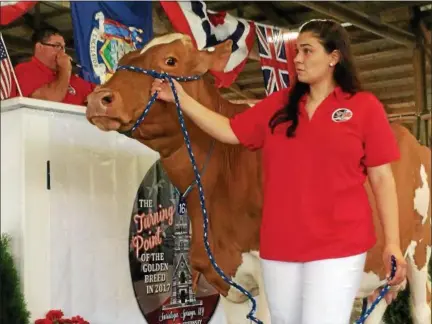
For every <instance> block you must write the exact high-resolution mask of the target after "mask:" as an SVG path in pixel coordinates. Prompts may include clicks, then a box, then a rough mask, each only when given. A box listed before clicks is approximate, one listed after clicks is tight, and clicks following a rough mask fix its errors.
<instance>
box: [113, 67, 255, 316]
mask: <svg viewBox="0 0 432 324" xmlns="http://www.w3.org/2000/svg"><path fill="white" fill-rule="evenodd" d="M117 70H129V71H134V72H141V73H144V74H147V75H150V76H152V77H154V78H157V79H167V80H168V81H169V83H170V86H171V90H172V91H173V94H174V99H175V104H176V108H177V113H178V117H179V122H180V126H181V130H182V133H183V138H184V141H185V144H186V147H187V150H188V154H189V160H190V161H191V163H192V168H193V171H194V175H195V181H196V184H197V185H198V192H199V198H200V204H201V210H202V213H203V219H204V246H205V249H206V252H207V255H208V257H209V259H210V262H211V264H212V266H213V268H214V269H215V270H216V272H217V273H218V274H219V276H220V277H221V278H222V279H223V280H224V281H225V282H226V283H228V284H229V285H230V286H233V287H235V288H236V289H238V290H239V291H240V292H241V293H242V294H244V295H245V296H246V297H248V298H249V299H250V301H251V302H252V309H251V311H250V312H249V314H248V315H247V316H246V317H247V318H248V319H250V320H251V321H253V322H255V323H258V324H263V322H262V321H260V320H259V319H257V318H256V317H255V316H254V315H253V314H254V313H255V312H256V301H255V299H254V298H253V296H252V295H251V294H250V292H249V291H247V290H246V289H244V288H243V287H242V286H240V285H239V284H237V283H235V282H234V281H232V280H231V279H230V278H228V277H227V276H226V275H225V273H224V272H223V271H222V269H221V268H219V266H218V265H217V263H216V261H215V259H214V257H213V253H212V252H211V250H210V244H209V242H208V223H209V221H208V214H207V208H206V207H205V198H204V190H203V186H202V183H201V175H200V173H199V172H198V168H197V163H196V161H195V156H194V154H193V152H192V148H191V143H190V139H189V133H188V131H187V129H186V126H185V123H184V118H183V113H182V111H181V109H180V102H179V98H178V95H177V91H176V89H175V85H174V82H173V79H174V80H177V81H192V80H198V79H200V78H201V76H197V75H196V76H189V77H176V76H171V75H169V74H167V73H164V72H162V73H159V72H156V71H154V70H146V69H143V68H140V67H135V66H129V65H122V66H119V67H118V68H117ZM157 95H158V93H157V92H155V93H154V94H153V95H152V96H151V98H150V101H149V103H148V104H147V106H146V108H145V109H144V111H143V113H142V114H141V116H140V117H139V118H138V120H137V121H136V123H135V124H134V126H133V127H132V128H131V129H130V130H129V131H128V132H123V134H125V135H128V136H131V135H132V132H133V131H134V130H135V129H136V128H137V127H138V126H139V125H140V124H141V122H142V121H143V120H144V118H145V116H146V115H147V114H148V112H149V110H150V107H151V106H152V105H153V103H154V102H155V100H156V98H157Z"/></svg>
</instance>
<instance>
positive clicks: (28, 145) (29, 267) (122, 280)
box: [1, 98, 159, 324]
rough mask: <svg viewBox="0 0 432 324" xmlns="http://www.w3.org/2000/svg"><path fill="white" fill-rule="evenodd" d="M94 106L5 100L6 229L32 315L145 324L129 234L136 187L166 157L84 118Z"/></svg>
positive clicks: (3, 167) (96, 322)
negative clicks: (56, 311) (136, 292)
mask: <svg viewBox="0 0 432 324" xmlns="http://www.w3.org/2000/svg"><path fill="white" fill-rule="evenodd" d="M85 109H86V108H85V107H81V106H75V105H67V104H61V103H56V102H48V101H44V100H36V99H30V98H13V99H9V100H6V101H2V102H1V232H2V233H8V234H9V235H10V236H11V238H12V240H11V247H12V251H13V255H14V258H15V260H16V264H17V267H18V271H19V273H20V277H21V283H22V285H23V291H24V296H25V299H26V302H27V306H28V309H29V311H30V312H31V314H32V316H31V319H32V320H33V322H34V320H35V319H37V318H41V317H44V315H45V313H46V312H47V311H48V310H50V309H62V310H63V311H64V313H65V315H66V316H73V315H81V316H83V317H84V318H85V319H87V320H88V321H90V322H91V323H92V324H114V323H116V324H120V323H121V324H123V323H130V324H134V323H137V324H139V323H145V320H144V317H143V315H142V314H141V311H140V309H139V307H138V304H137V302H136V300H135V295H134V291H133V287H132V282H131V276H130V270H129V262H128V234H129V224H130V219H131V212H132V207H133V203H134V199H135V196H136V193H137V189H138V187H139V185H140V183H141V181H142V179H143V177H144V175H145V173H146V172H147V170H148V169H149V168H150V166H151V165H152V164H153V163H154V162H155V161H156V160H157V159H158V158H159V155H158V153H157V152H154V151H152V150H150V149H149V148H147V147H145V146H144V145H142V144H141V143H139V142H137V141H135V140H132V139H129V138H127V137H126V136H124V135H120V134H118V133H116V132H109V133H105V132H102V131H101V130H99V129H97V128H96V127H95V126H93V125H91V124H90V123H89V122H88V121H87V119H86V118H85Z"/></svg>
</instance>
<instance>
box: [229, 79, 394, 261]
mask: <svg viewBox="0 0 432 324" xmlns="http://www.w3.org/2000/svg"><path fill="white" fill-rule="evenodd" d="M288 94H289V90H282V91H279V92H277V93H273V94H272V95H270V96H269V97H267V98H266V99H264V100H262V101H261V102H259V103H258V104H256V105H255V106H254V107H252V108H250V109H248V110H246V111H245V112H243V113H240V114H238V115H236V116H234V117H233V118H232V119H231V121H230V123H231V127H232V129H233V131H234V133H235V134H236V136H237V137H238V139H239V140H240V142H241V143H242V144H243V145H245V146H246V147H248V148H249V149H251V150H256V149H262V150H263V151H262V152H263V154H262V156H263V168H264V172H263V174H264V175H263V181H264V182H263V187H264V205H263V221H262V225H261V247H260V255H261V257H262V258H264V259H271V260H280V261H292V262H295V261H298V262H306V261H312V260H319V259H325V258H336V257H344V256H350V255H354V254H358V253H362V252H365V251H367V250H368V249H370V248H371V247H372V246H373V245H374V244H375V242H376V236H375V232H374V225H373V220H372V211H371V207H370V205H369V201H368V197H367V194H366V190H365V188H364V183H365V180H366V167H369V166H378V165H381V164H385V163H388V162H391V161H394V160H396V159H398V158H399V149H398V145H397V142H396V138H395V136H394V134H393V131H392V130H391V128H390V125H389V122H388V120H387V116H386V113H385V110H384V108H383V106H382V104H381V103H380V102H379V101H378V99H377V98H376V97H375V96H374V95H372V94H371V93H368V92H359V93H357V94H356V95H354V96H350V95H349V94H346V93H344V92H343V91H342V90H341V89H340V88H339V87H338V88H336V89H335V90H334V91H333V92H332V93H331V94H330V95H329V96H328V97H327V98H326V99H325V100H324V101H323V102H322V103H321V105H320V106H319V107H318V108H317V110H316V111H315V113H314V115H313V116H312V118H311V119H309V117H308V115H307V113H306V110H305V102H306V96H304V97H303V98H302V99H301V100H300V103H299V111H300V115H299V124H298V127H297V130H296V136H295V137H294V138H287V137H286V135H285V131H286V128H287V126H288V124H287V123H284V124H280V125H279V126H278V127H277V128H276V129H275V132H274V133H273V134H272V133H271V130H270V128H269V127H268V122H269V120H270V118H271V117H272V115H273V114H274V113H275V112H276V111H277V110H278V109H279V108H281V107H283V106H284V105H285V104H286V103H287V101H288Z"/></svg>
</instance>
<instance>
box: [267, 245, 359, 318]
mask: <svg viewBox="0 0 432 324" xmlns="http://www.w3.org/2000/svg"><path fill="white" fill-rule="evenodd" d="M365 262H366V253H363V254H359V255H355V256H350V257H346V258H339V259H328V260H320V261H313V262H306V263H290V262H279V261H270V260H264V259H261V264H262V270H263V275H264V286H265V293H266V296H267V299H268V304H269V309H270V315H271V324H327V323H328V324H348V323H349V320H350V316H351V311H352V308H353V304H354V299H355V296H356V293H357V291H358V289H359V288H360V282H361V279H362V274H363V269H364V265H365Z"/></svg>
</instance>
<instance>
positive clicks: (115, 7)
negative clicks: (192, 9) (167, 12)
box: [70, 1, 153, 84]
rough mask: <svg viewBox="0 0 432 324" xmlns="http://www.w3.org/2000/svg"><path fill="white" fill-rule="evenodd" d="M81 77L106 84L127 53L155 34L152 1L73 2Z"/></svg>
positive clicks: (75, 39)
mask: <svg viewBox="0 0 432 324" xmlns="http://www.w3.org/2000/svg"><path fill="white" fill-rule="evenodd" d="M70 6H71V16H72V24H73V32H74V41H75V50H76V53H77V59H78V61H79V63H80V65H81V66H82V70H81V76H82V77H83V78H84V79H86V80H88V81H90V82H93V83H96V84H103V83H105V82H106V81H108V79H109V78H110V77H111V76H112V75H113V73H114V71H115V69H116V68H117V64H118V61H119V60H120V59H121V58H122V56H123V55H125V54H126V53H128V52H130V51H133V50H136V49H140V48H142V47H143V46H144V45H145V44H146V43H147V42H148V41H149V40H150V39H151V38H152V37H153V24H152V3H151V1H116V2H111V1H71V2H70Z"/></svg>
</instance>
